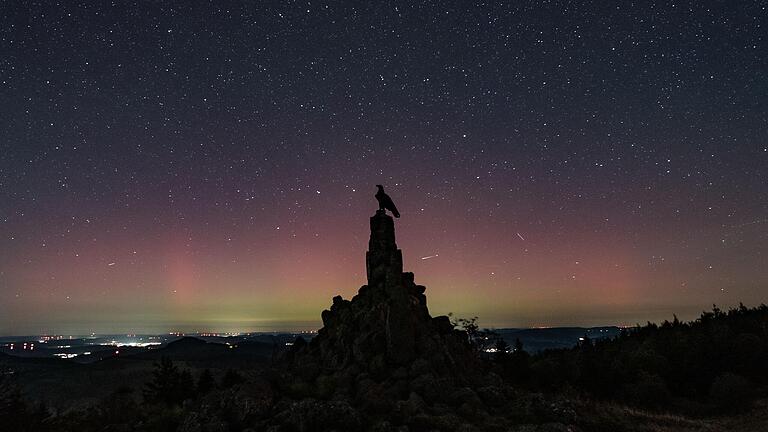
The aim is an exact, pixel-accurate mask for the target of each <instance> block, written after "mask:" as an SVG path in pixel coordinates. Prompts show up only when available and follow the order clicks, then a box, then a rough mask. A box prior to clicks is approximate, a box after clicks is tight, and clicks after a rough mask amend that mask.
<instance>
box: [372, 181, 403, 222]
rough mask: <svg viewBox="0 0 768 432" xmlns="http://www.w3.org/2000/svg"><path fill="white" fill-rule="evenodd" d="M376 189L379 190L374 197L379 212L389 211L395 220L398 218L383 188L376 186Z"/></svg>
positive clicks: (398, 213)
mask: <svg viewBox="0 0 768 432" xmlns="http://www.w3.org/2000/svg"><path fill="white" fill-rule="evenodd" d="M376 187H377V188H379V191H378V192H376V195H375V196H376V200H377V201H378V202H379V210H389V211H391V212H392V214H393V215H394V216H395V217H396V218H399V217H400V212H399V211H397V207H395V203H394V202H392V198H390V197H389V195H387V194H386V193H384V186H382V185H376Z"/></svg>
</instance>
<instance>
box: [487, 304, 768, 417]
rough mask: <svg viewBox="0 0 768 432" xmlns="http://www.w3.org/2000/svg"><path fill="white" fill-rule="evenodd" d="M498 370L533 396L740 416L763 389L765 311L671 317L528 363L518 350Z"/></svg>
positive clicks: (767, 347)
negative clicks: (568, 394) (581, 395)
mask: <svg viewBox="0 0 768 432" xmlns="http://www.w3.org/2000/svg"><path fill="white" fill-rule="evenodd" d="M518 353H520V354H518ZM500 364H501V365H502V368H503V370H504V372H505V375H506V376H507V378H509V379H510V380H512V381H513V382H514V383H516V384H518V385H523V386H526V387H528V388H531V389H548V390H562V389H567V388H575V389H577V390H581V391H584V392H586V393H588V394H590V395H592V396H595V397H598V398H603V399H606V400H614V401H622V402H625V403H630V404H634V405H638V406H643V407H649V408H664V409H665V410H669V409H677V410H681V411H685V412H689V413H704V412H711V410H712V409H713V408H716V409H719V410H721V411H729V410H734V409H741V408H745V407H746V406H747V405H748V402H749V401H750V400H751V399H752V398H754V397H755V396H758V395H759V394H760V390H761V389H762V388H763V387H764V386H765V385H766V384H767V382H766V381H768V375H766V374H765V367H766V365H767V364H768V306H766V305H761V306H759V307H757V308H747V307H745V306H744V305H740V306H739V307H738V308H735V309H731V310H729V311H727V312H724V311H722V310H720V309H719V308H717V307H714V308H713V310H712V311H711V312H705V313H702V315H701V316H700V317H699V318H698V319H697V320H695V321H692V322H689V323H684V322H681V321H679V320H678V319H677V317H675V318H674V319H673V320H672V321H671V322H670V321H665V322H664V323H662V324H661V325H657V324H652V323H648V324H646V325H645V326H642V327H641V326H638V327H636V328H633V329H627V330H626V331H623V332H622V333H621V335H620V336H619V337H617V338H615V339H603V340H590V339H588V338H585V339H584V340H583V341H582V342H581V343H580V344H579V345H578V346H576V347H575V348H573V349H564V350H550V351H544V352H542V353H540V354H537V355H534V356H532V357H529V356H527V355H526V354H522V351H521V350H518V349H516V350H513V352H512V353H510V354H507V355H504V356H503V358H502V359H501V360H500Z"/></svg>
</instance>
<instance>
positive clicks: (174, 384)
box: [144, 357, 195, 406]
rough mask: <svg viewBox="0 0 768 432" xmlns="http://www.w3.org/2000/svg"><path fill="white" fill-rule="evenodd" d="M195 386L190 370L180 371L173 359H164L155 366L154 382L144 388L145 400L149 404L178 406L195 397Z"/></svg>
mask: <svg viewBox="0 0 768 432" xmlns="http://www.w3.org/2000/svg"><path fill="white" fill-rule="evenodd" d="M194 391H195V385H194V381H193V380H192V374H191V373H190V372H189V370H184V371H179V369H178V368H177V367H176V365H174V364H173V362H172V361H171V359H169V358H168V357H163V358H161V359H160V362H159V363H157V364H155V370H154V371H152V381H150V382H148V383H147V384H146V385H145V386H144V400H145V401H146V402H148V403H164V404H166V405H168V406H171V405H178V404H180V403H181V402H183V401H184V400H185V399H189V398H190V397H192V396H193V395H194Z"/></svg>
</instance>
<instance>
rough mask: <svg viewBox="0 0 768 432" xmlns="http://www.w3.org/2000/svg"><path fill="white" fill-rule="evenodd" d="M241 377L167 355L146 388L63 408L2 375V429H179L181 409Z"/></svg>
mask: <svg viewBox="0 0 768 432" xmlns="http://www.w3.org/2000/svg"><path fill="white" fill-rule="evenodd" d="M243 381H244V378H243V377H242V376H241V375H240V374H238V373H237V372H236V371H234V370H232V369H229V370H227V371H226V372H225V373H224V374H222V376H221V377H220V379H218V380H217V379H215V377H214V374H213V373H212V372H211V371H210V370H208V369H205V370H203V371H201V372H200V373H199V374H198V375H197V376H196V377H195V376H193V374H192V373H191V372H190V370H188V369H182V368H179V367H178V366H177V365H175V364H174V363H173V362H172V361H171V360H170V359H168V358H165V357H164V358H162V359H161V360H160V361H159V362H157V363H156V364H155V368H154V370H153V372H152V378H151V379H150V380H149V381H148V382H147V383H146V384H144V386H143V387H141V388H137V389H134V388H130V387H121V388H119V389H117V390H116V391H115V392H113V393H112V394H110V395H109V396H107V397H105V398H103V399H102V400H100V401H99V402H98V403H95V404H93V405H91V406H88V407H85V408H76V409H69V410H66V411H64V412H59V411H58V410H57V409H56V408H55V407H48V406H46V405H45V404H44V403H41V402H36V401H29V400H28V399H27V398H25V397H24V395H23V393H22V391H21V390H20V387H19V386H18V385H17V383H15V382H14V380H13V377H12V376H11V375H0V430H8V431H15V432H26V431H30V432H32V431H34V432H47V431H51V432H53V431H69V430H77V431H82V432H89V431H93V432H96V431H104V430H133V429H132V428H138V429H140V430H142V431H158V432H160V431H169V430H176V428H177V427H179V426H180V424H181V422H182V420H183V419H184V418H185V416H186V414H188V413H185V411H184V409H183V408H184V407H185V406H186V405H190V407H194V406H195V404H197V403H199V402H200V401H201V400H202V399H203V398H205V397H206V396H207V395H208V394H210V393H213V392H217V393H219V394H220V393H222V392H226V391H227V390H228V389H231V388H233V387H234V386H236V385H237V384H240V383H241V382H243ZM218 397H219V395H216V396H215V397H214V399H215V400H218Z"/></svg>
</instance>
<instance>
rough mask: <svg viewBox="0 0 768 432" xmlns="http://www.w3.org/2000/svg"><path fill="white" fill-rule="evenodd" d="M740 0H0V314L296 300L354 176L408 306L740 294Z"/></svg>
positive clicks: (767, 94) (327, 274)
mask: <svg viewBox="0 0 768 432" xmlns="http://www.w3.org/2000/svg"><path fill="white" fill-rule="evenodd" d="M767 17H768V11H766V3H765V2H764V1H738V2H724V1H717V2H714V1H696V2H693V1H691V2H669V1H661V2H654V1H649V2H635V3H630V2H613V1H598V2H589V1H587V2H570V1H521V2H498V3H496V2H488V3H486V2H465V1H455V2H451V1H447V2H432V1H430V2H412V1H402V2H398V1H382V2H346V1H339V2H321V1H311V2H306V1H296V2H228V1H209V2H205V1H200V2H188V1H119V2H107V1H66V2H53V1H43V2H2V4H0V52H2V55H1V56H0V101H2V103H0V146H1V147H0V150H1V151H0V334H41V333H65V334H66V333H86V332H97V333H99V332H155V331H156V332H162V331H169V330H182V331H193V330H199V331H225V330H227V331H245V330H272V329H279V330H288V329H316V328H318V327H319V326H320V312H321V310H322V309H323V308H326V307H328V305H329V304H330V299H331V297H332V296H334V295H336V294H341V295H343V296H344V297H345V298H350V297H351V296H352V295H354V294H355V293H356V292H357V289H358V288H359V287H360V286H361V285H362V284H364V283H365V249H366V247H367V239H368V234H369V232H368V217H370V216H371V215H372V214H373V213H374V210H375V209H376V208H377V207H376V201H375V199H374V198H373V194H374V193H375V192H376V189H375V187H374V185H375V184H378V183H381V184H384V185H385V187H386V190H387V192H388V193H389V194H390V196H392V198H393V199H394V201H395V202H396V203H397V205H398V208H399V209H400V212H401V213H402V217H401V218H400V219H398V220H397V222H396V228H397V235H398V244H399V246H400V248H401V249H402V250H403V254H404V266H405V269H406V271H413V272H415V274H416V282H417V283H420V284H424V285H426V286H427V291H426V294H427V297H428V304H429V306H430V311H431V312H432V314H433V315H436V314H444V313H448V312H454V313H455V314H456V315H458V316H474V315H477V316H479V317H480V324H481V325H484V326H494V327H510V326H555V325H604V324H606V325H608V324H625V325H633V324H635V323H638V322H640V323H644V322H645V321H647V320H651V321H658V320H663V319H665V318H669V319H671V318H672V314H677V315H678V316H679V317H680V318H681V319H692V318H694V317H695V316H696V315H698V313H699V312H700V311H702V310H704V309H708V308H710V307H711V305H712V304H713V303H716V304H718V305H719V306H723V307H727V306H730V305H735V304H738V302H744V303H745V304H746V305H756V304H759V303H761V302H766V301H768V186H767V182H768V114H767V113H768V79H766V77H765V72H766V70H768V46H766V44H767V43H768V40H766V39H767V38H768V36H767V35H768V31H767V30H768V29H767V28H766V27H768V18H767Z"/></svg>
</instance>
